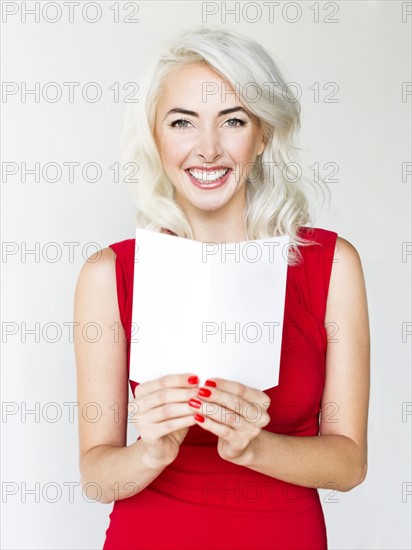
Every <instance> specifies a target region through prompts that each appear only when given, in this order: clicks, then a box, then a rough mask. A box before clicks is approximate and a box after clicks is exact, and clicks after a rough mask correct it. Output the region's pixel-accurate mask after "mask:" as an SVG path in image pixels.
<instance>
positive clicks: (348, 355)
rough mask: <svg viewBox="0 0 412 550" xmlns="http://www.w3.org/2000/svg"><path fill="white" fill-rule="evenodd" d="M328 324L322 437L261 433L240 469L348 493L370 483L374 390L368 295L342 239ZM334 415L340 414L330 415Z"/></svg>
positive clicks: (351, 250) (358, 267) (338, 244)
mask: <svg viewBox="0 0 412 550" xmlns="http://www.w3.org/2000/svg"><path fill="white" fill-rule="evenodd" d="M334 257H335V258H336V259H337V260H338V261H336V262H335V263H333V264H332V273H331V279H330V284H329V292H328V301H327V308H326V315H325V325H327V323H333V324H334V325H335V326H336V325H337V326H338V332H337V334H336V335H335V336H334V339H335V340H338V341H332V342H328V347H327V353H326V380H325V387H324V391H323V397H322V413H321V420H320V432H319V433H320V435H319V436H312V437H296V436H286V435H281V434H274V433H271V432H269V431H267V430H261V431H260V433H259V434H258V436H257V437H256V438H255V439H254V440H253V441H252V442H251V444H250V447H249V449H247V452H246V453H245V454H244V456H243V457H242V458H241V460H240V461H239V462H237V463H238V464H241V465H242V466H246V467H248V468H251V469H252V470H255V471H257V472H261V473H263V474H266V475H268V476H271V477H275V478H277V479H281V480H283V481H286V482H289V483H294V484H297V485H302V486H304V487H316V488H329V489H330V488H335V489H336V490H338V491H342V492H346V491H349V490H351V489H353V488H354V487H356V486H357V485H359V484H360V483H362V481H363V480H364V479H365V477H366V472H367V423H368V406H369V385H370V373H369V362H370V339H369V321H368V310H367V300H366V290H365V283H364V278H363V272H362V266H361V262H360V258H359V255H358V253H357V251H356V249H355V248H354V247H353V246H352V245H351V244H350V243H349V242H348V241H346V240H345V239H342V238H340V237H338V238H337V242H336V248H335V256H334ZM331 407H333V409H332V410H334V411H336V413H335V414H334V415H331Z"/></svg>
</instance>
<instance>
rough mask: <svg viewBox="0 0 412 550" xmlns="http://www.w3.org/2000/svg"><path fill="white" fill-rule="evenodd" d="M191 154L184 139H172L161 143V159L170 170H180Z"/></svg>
mask: <svg viewBox="0 0 412 550" xmlns="http://www.w3.org/2000/svg"><path fill="white" fill-rule="evenodd" d="M189 152H190V149H189V148H188V147H187V145H185V143H184V140H182V139H180V140H179V139H176V138H175V137H172V138H168V139H163V140H162V142H161V148H160V157H161V159H162V163H163V165H164V166H165V167H167V168H169V169H173V168H179V167H180V165H181V164H182V163H183V162H184V160H185V158H186V157H187V155H188V154H189Z"/></svg>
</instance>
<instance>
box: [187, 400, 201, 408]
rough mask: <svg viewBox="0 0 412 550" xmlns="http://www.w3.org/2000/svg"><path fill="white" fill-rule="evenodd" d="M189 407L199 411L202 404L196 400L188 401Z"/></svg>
mask: <svg viewBox="0 0 412 550" xmlns="http://www.w3.org/2000/svg"><path fill="white" fill-rule="evenodd" d="M189 405H190V406H191V407H194V408H195V409H200V407H201V406H202V402H201V401H198V400H197V399H190V401H189Z"/></svg>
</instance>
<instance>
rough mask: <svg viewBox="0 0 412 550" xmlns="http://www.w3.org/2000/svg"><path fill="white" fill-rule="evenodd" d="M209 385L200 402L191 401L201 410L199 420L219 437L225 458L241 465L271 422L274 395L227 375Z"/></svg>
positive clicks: (221, 452)
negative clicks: (226, 377)
mask: <svg viewBox="0 0 412 550" xmlns="http://www.w3.org/2000/svg"><path fill="white" fill-rule="evenodd" d="M205 386H207V387H202V388H199V393H198V394H197V396H196V400H197V401H198V403H200V405H199V404H197V406H193V405H196V403H195V404H193V401H192V402H191V407H192V409H193V410H195V409H197V412H198V413H200V416H199V414H198V415H197V416H195V420H196V423H197V424H198V425H199V426H201V427H202V428H204V429H205V430H208V431H209V432H211V433H213V434H215V435H217V436H218V437H219V440H218V445H217V450H218V453H219V455H220V456H221V457H222V458H223V459H225V460H228V461H230V462H233V463H235V464H241V462H242V458H243V457H244V456H245V455H246V453H247V452H248V450H249V449H250V446H251V444H252V443H253V441H254V440H255V438H256V437H257V436H258V435H259V433H260V431H261V430H262V428H264V427H265V426H267V424H269V422H270V416H269V414H268V413H267V409H268V408H269V405H270V398H269V397H268V396H267V395H266V394H265V393H264V392H263V391H260V390H258V389H256V388H251V387H249V386H245V385H244V384H241V383H239V382H235V381H233V380H225V379H223V378H214V379H212V380H206V382H205ZM202 418H203V419H204V420H202Z"/></svg>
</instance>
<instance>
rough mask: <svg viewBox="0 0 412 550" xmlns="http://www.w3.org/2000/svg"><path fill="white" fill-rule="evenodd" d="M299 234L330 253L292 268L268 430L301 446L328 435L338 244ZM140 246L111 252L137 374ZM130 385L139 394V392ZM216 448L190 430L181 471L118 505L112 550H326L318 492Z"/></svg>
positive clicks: (328, 235) (314, 253)
mask: <svg viewBox="0 0 412 550" xmlns="http://www.w3.org/2000/svg"><path fill="white" fill-rule="evenodd" d="M299 231H300V232H301V233H300V234H301V235H303V236H306V237H307V238H310V239H311V240H313V241H316V242H318V243H320V244H321V246H318V245H312V246H309V247H301V248H300V250H301V252H302V256H303V260H304V261H303V263H302V264H301V265H298V266H288V268H287V269H288V271H287V282H286V298H285V313H284V325H283V338H282V349H281V362H280V371H279V385H278V386H275V387H273V388H270V389H268V390H266V391H265V393H266V394H267V395H268V396H269V397H270V398H271V405H270V407H269V409H268V413H269V415H270V417H271V422H270V423H269V424H268V425H267V426H266V427H265V428H264V429H265V430H269V431H271V432H275V433H280V434H285V435H292V436H296V437H300V436H315V435H318V434H319V412H320V403H321V398H322V392H323V387H324V381H325V353H326V345H327V334H326V329H325V326H324V318H325V311H326V299H327V293H328V287H329V279H330V273H331V268H332V260H333V254H334V249H335V243H336V237H337V234H336V233H335V232H333V231H327V230H325V229H319V228H313V231H310V233H308V231H309V228H306V227H301V228H300V230H299ZM134 246H135V239H128V240H125V241H122V242H118V243H115V244H112V245H110V247H111V248H112V249H113V250H114V252H115V253H116V255H117V258H116V278H117V294H118V300H119V309H120V317H121V321H122V324H123V326H124V328H125V333H126V337H127V340H128V365H129V359H130V347H129V342H130V333H131V319H132V296H133V266H134V263H133V258H134ZM166 276H167V274H166ZM252 367H253V366H252ZM193 372H196V368H195V367H194V369H193ZM130 385H131V389H132V392H133V394H134V390H135V388H136V385H137V384H136V383H135V382H132V381H130ZM216 444H217V437H216V436H215V435H214V434H211V433H210V432H207V431H205V430H203V429H202V428H201V427H200V426H198V425H194V426H191V427H190V428H189V431H188V433H187V435H186V438H185V439H184V441H183V443H182V444H181V446H180V450H179V454H178V456H177V458H176V459H175V460H174V462H172V463H171V464H170V465H169V466H167V467H166V468H165V469H164V470H163V472H162V473H161V474H160V475H159V476H158V477H157V478H156V479H154V480H153V481H152V482H151V484H150V485H148V486H147V487H146V488H145V489H143V490H142V492H140V493H137V494H136V495H134V496H132V497H129V498H126V499H122V500H116V501H115V502H114V503H113V509H112V512H111V514H110V524H109V527H108V529H107V531H106V540H105V543H104V547H103V550H132V549H133V550H160V549H161V550H195V549H196V550H275V549H276V550H280V549H281V550H286V549H288V550H301V549H312V550H324V549H327V535H326V527H325V520H324V515H323V510H322V506H321V503H320V499H319V494H318V490H317V489H315V488H308V487H303V486H300V485H295V484H291V483H286V482H284V481H281V480H278V479H275V478H273V477H270V476H267V475H265V474H262V473H259V472H255V471H254V470H251V469H250V468H246V467H243V466H238V465H235V464H232V463H230V462H228V461H226V460H223V459H222V458H221V457H220V456H219V454H218V452H217V448H216ZM135 481H136V482H138V480H135Z"/></svg>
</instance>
